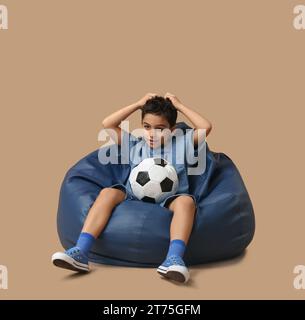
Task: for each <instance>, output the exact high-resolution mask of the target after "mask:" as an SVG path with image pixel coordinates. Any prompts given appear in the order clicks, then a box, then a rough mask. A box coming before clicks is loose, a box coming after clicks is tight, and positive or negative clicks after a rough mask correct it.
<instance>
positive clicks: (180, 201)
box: [175, 196, 195, 207]
mask: <svg viewBox="0 0 305 320" xmlns="http://www.w3.org/2000/svg"><path fill="white" fill-rule="evenodd" d="M175 200H176V204H177V205H183V206H188V207H195V202H194V199H193V198H192V197H191V196H179V197H177V198H176V199H175Z"/></svg>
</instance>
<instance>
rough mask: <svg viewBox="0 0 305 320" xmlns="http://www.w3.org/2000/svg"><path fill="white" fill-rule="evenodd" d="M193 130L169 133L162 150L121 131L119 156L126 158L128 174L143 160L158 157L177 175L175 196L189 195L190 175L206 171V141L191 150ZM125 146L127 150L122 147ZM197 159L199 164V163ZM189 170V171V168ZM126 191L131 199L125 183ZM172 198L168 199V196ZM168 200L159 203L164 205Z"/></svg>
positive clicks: (141, 138) (179, 130) (129, 189)
mask: <svg viewBox="0 0 305 320" xmlns="http://www.w3.org/2000/svg"><path fill="white" fill-rule="evenodd" d="M194 131H195V129H186V132H185V133H184V132H183V130H182V129H176V130H174V131H173V132H172V137H173V138H172V139H171V138H169V140H167V141H168V142H167V143H165V144H164V146H159V147H157V148H151V147H150V146H149V145H148V144H147V143H146V141H145V139H144V138H143V137H136V136H134V135H132V134H130V133H128V132H126V131H124V130H123V140H122V141H123V142H122V143H121V155H122V156H124V157H129V163H130V166H131V170H132V169H133V168H134V167H135V166H137V165H138V164H139V163H140V162H141V161H142V160H144V159H146V158H151V157H160V158H163V159H165V160H166V161H167V162H169V163H170V164H171V165H172V166H173V167H174V168H175V169H176V172H177V176H178V180H179V185H178V189H177V192H176V195H177V194H190V193H189V181H188V175H189V174H203V172H204V170H205V147H206V143H205V140H204V141H202V142H198V146H197V148H194V143H193V135H194ZM126 146H128V147H129V150H128V149H125V147H126ZM199 159H200V161H199ZM190 166H192V167H190ZM126 191H127V192H128V193H129V194H130V195H132V194H133V193H132V190H131V186H130V183H129V179H128V180H127V183H126ZM170 197H171V196H170ZM167 199H168V198H166V199H165V200H164V201H162V203H161V205H164V203H165V202H166V200H167Z"/></svg>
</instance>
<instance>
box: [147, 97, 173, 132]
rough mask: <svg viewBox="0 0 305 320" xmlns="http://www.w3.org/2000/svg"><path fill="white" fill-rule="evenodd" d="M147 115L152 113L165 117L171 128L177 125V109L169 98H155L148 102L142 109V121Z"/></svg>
mask: <svg viewBox="0 0 305 320" xmlns="http://www.w3.org/2000/svg"><path fill="white" fill-rule="evenodd" d="M146 113H152V114H156V115H160V116H162V117H164V118H165V119H166V120H167V121H168V123H169V125H170V127H173V126H174V125H175V124H176V120H177V109H176V107H175V106H174V105H173V103H172V102H171V100H170V99H169V98H164V97H161V96H155V97H153V98H150V99H149V100H147V101H146V103H145V104H144V106H143V108H142V121H143V118H144V116H145V114H146Z"/></svg>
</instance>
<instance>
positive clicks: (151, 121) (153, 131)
mask: <svg viewBox="0 0 305 320" xmlns="http://www.w3.org/2000/svg"><path fill="white" fill-rule="evenodd" d="M142 128H143V129H144V139H145V141H146V143H147V144H148V145H149V146H150V148H157V147H159V146H160V145H164V144H165V143H166V141H167V139H168V138H169V137H170V132H169V130H170V131H172V130H174V128H175V127H174V126H173V127H170V125H169V123H168V121H167V120H166V118H165V117H162V116H160V115H156V114H152V113H146V114H145V116H144V117H143V120H142ZM164 129H169V130H164ZM163 130H164V131H163Z"/></svg>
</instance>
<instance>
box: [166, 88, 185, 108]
mask: <svg viewBox="0 0 305 320" xmlns="http://www.w3.org/2000/svg"><path fill="white" fill-rule="evenodd" d="M164 98H168V99H170V101H171V102H172V104H173V105H174V106H175V107H176V108H177V109H178V110H179V106H180V105H181V101H180V100H179V99H178V98H177V97H176V96H175V95H174V94H172V93H169V92H167V93H166V94H165V96H164Z"/></svg>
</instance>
